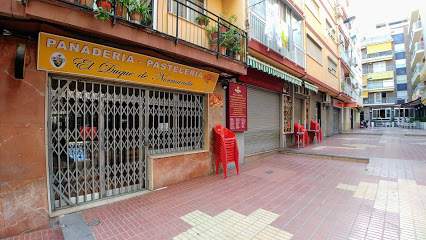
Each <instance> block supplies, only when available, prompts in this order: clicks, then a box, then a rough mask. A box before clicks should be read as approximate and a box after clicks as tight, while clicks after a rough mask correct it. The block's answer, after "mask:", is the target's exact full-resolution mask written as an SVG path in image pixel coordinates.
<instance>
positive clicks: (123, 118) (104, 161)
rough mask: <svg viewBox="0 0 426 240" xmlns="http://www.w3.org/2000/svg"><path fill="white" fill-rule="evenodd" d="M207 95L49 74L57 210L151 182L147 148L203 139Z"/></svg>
mask: <svg viewBox="0 0 426 240" xmlns="http://www.w3.org/2000/svg"><path fill="white" fill-rule="evenodd" d="M203 106H204V105H203V96H202V95H193V94H183V93H173V92H166V91H159V90H150V89H143V88H138V87H130V86H119V85H112V84H106V83H99V82H97V83H95V82H88V81H80V80H75V79H66V78H51V79H49V115H50V118H49V122H48V126H49V171H50V186H51V204H52V209H53V210H58V209H61V208H65V207H70V206H74V205H79V204H81V203H86V202H90V201H93V200H97V199H102V198H106V197H111V196H115V195H119V194H124V193H128V192H134V191H138V190H141V189H144V188H145V186H146V161H145V159H146V154H158V153H171V152H178V151H187V150H195V149H201V148H202V147H203V136H204V133H203V129H204V125H203V122H204V119H203V115H204V107H203Z"/></svg>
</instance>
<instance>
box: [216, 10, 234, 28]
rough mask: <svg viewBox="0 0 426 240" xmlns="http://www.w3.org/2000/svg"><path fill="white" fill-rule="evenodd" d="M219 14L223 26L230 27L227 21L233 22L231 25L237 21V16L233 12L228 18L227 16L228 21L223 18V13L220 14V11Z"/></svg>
mask: <svg viewBox="0 0 426 240" xmlns="http://www.w3.org/2000/svg"><path fill="white" fill-rule="evenodd" d="M219 16H220V21H219V22H220V23H221V24H222V25H224V26H226V27H230V24H229V23H231V24H233V25H235V23H236V22H237V19H238V17H237V15H235V14H232V15H231V16H230V17H229V18H228V21H226V20H225V19H224V18H225V17H224V15H223V14H222V13H220V14H219Z"/></svg>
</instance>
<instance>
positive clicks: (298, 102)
mask: <svg viewBox="0 0 426 240" xmlns="http://www.w3.org/2000/svg"><path fill="white" fill-rule="evenodd" d="M302 103H303V99H300V98H294V122H296V123H300V124H302V125H303V122H302V119H303V118H302V115H303V104H302Z"/></svg>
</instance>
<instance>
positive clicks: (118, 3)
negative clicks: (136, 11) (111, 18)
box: [114, 0, 129, 18]
mask: <svg viewBox="0 0 426 240" xmlns="http://www.w3.org/2000/svg"><path fill="white" fill-rule="evenodd" d="M128 2H129V0H115V7H114V8H115V16H117V17H122V18H125V17H126V14H127V13H126V10H127V8H126V6H127V5H128Z"/></svg>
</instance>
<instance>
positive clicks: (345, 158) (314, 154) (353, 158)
mask: <svg viewBox="0 0 426 240" xmlns="http://www.w3.org/2000/svg"><path fill="white" fill-rule="evenodd" d="M279 152H280V153H281V154H290V155H301V156H309V157H316V158H328V159H333V160H342V161H348V162H362V163H369V162H370V158H367V157H357V156H349V155H339V154H329V153H317V152H301V151H297V150H280V151H279Z"/></svg>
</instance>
